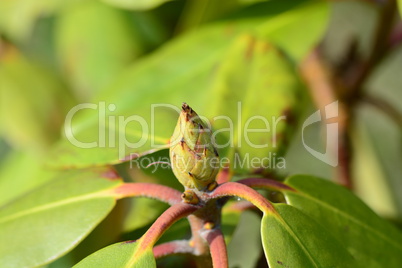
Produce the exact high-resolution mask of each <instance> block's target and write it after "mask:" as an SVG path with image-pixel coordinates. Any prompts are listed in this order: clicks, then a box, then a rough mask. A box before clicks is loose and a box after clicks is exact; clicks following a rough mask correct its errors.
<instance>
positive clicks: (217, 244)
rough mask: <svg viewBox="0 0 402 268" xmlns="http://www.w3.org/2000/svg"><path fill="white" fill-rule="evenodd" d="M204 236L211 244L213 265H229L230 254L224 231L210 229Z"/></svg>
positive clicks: (223, 267)
mask: <svg viewBox="0 0 402 268" xmlns="http://www.w3.org/2000/svg"><path fill="white" fill-rule="evenodd" d="M204 237H205V240H206V241H207V242H208V245H209V250H210V253H211V258H212V265H213V267H214V268H226V267H228V255H227V250H226V243H225V238H224V236H223V234H222V231H221V230H220V229H212V230H208V231H207V232H206V233H205V234H204Z"/></svg>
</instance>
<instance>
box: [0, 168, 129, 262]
mask: <svg viewBox="0 0 402 268" xmlns="http://www.w3.org/2000/svg"><path fill="white" fill-rule="evenodd" d="M106 171H107V170H106V169H102V170H97V171H86V172H84V171H82V170H80V171H78V172H68V173H67V174H66V176H65V177H61V178H58V179H57V180H54V181H52V182H51V183H49V184H47V185H46V186H45V187H41V188H40V189H38V190H36V191H34V192H32V193H30V194H28V195H26V196H24V197H23V198H21V199H18V200H16V201H15V202H13V203H10V204H8V205H7V206H5V207H2V208H1V209H0V237H1V241H2V243H1V245H0V259H1V260H2V266H3V267H34V266H39V265H43V264H46V263H49V262H51V261H52V260H54V259H56V258H58V257H60V256H62V255H64V254H65V253H66V252H68V251H69V250H71V249H72V248H73V247H75V246H76V245H77V244H78V243H79V242H80V241H81V240H82V239H83V238H84V237H85V236H86V235H87V234H88V233H89V232H91V231H92V230H93V229H94V228H95V226H96V225H97V224H98V223H99V222H100V221H101V220H102V219H103V218H104V217H105V216H106V215H107V214H108V213H109V212H110V210H111V209H112V208H113V207H114V205H115V199H114V198H113V196H112V194H111V193H109V192H108V190H110V189H113V188H114V187H116V186H118V185H119V184H121V182H120V181H119V180H111V179H108V178H104V175H102V174H103V172H106ZM10 179H11V178H10Z"/></svg>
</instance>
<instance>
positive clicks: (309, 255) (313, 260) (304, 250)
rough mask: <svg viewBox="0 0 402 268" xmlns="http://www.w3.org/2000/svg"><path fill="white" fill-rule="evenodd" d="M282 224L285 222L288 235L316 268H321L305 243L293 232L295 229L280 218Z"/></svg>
mask: <svg viewBox="0 0 402 268" xmlns="http://www.w3.org/2000/svg"><path fill="white" fill-rule="evenodd" d="M278 219H279V220H280V221H281V222H283V226H284V227H285V229H286V230H287V231H288V233H289V234H290V235H291V237H292V238H293V239H294V240H295V241H296V243H297V244H298V245H299V246H300V247H301V249H302V250H303V252H304V253H305V254H306V255H307V257H308V258H309V259H310V260H311V262H312V263H313V264H314V266H315V267H317V268H318V267H320V266H319V265H318V263H317V262H316V260H315V259H314V258H313V256H312V255H311V254H310V251H309V250H308V249H307V247H306V246H305V245H304V244H303V242H302V241H301V240H300V239H299V237H298V236H297V235H296V233H295V232H294V231H293V229H292V228H291V227H290V226H289V224H288V223H287V222H286V221H285V220H284V219H283V218H282V217H279V218H278Z"/></svg>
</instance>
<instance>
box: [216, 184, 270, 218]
mask: <svg viewBox="0 0 402 268" xmlns="http://www.w3.org/2000/svg"><path fill="white" fill-rule="evenodd" d="M225 196H237V197H240V198H242V199H245V200H247V201H249V202H251V203H252V204H253V205H255V206H256V207H257V208H258V209H259V210H261V211H262V212H264V213H276V210H275V208H274V206H273V205H272V204H271V202H269V201H268V200H267V199H265V197H264V196H262V195H261V194H260V193H258V192H257V191H256V190H254V189H252V188H250V187H248V186H246V185H244V184H241V183H238V182H227V183H224V184H220V185H219V186H218V187H216V189H215V190H214V191H213V192H211V193H210V197H211V198H220V197H225Z"/></svg>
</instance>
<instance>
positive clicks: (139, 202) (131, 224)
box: [123, 198, 167, 232]
mask: <svg viewBox="0 0 402 268" xmlns="http://www.w3.org/2000/svg"><path fill="white" fill-rule="evenodd" d="M130 201H131V205H130V208H129V211H128V212H127V216H126V217H125V219H124V226H123V231H124V232H130V231H133V230H136V229H138V228H141V227H144V226H146V225H147V224H150V223H152V222H153V221H154V220H155V219H156V218H157V217H158V216H159V215H161V214H162V212H163V211H165V210H166V208H167V205H166V204H164V203H161V202H160V201H158V200H152V199H149V198H135V199H132V200H130Z"/></svg>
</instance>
